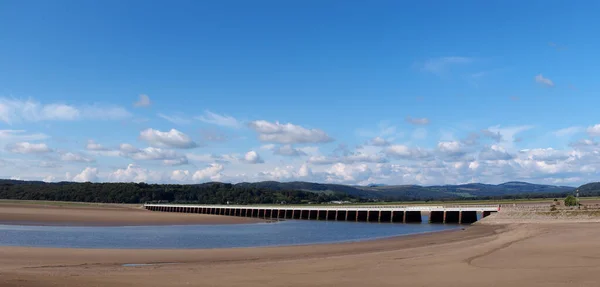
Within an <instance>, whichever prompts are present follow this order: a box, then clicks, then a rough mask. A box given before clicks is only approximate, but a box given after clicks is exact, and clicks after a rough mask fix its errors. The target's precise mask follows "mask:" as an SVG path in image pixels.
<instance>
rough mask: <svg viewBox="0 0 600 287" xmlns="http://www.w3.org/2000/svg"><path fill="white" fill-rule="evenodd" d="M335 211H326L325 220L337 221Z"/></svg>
mask: <svg viewBox="0 0 600 287" xmlns="http://www.w3.org/2000/svg"><path fill="white" fill-rule="evenodd" d="M337 213H338V212H337V210H327V215H326V219H327V220H337Z"/></svg>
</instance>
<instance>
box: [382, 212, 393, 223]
mask: <svg viewBox="0 0 600 287" xmlns="http://www.w3.org/2000/svg"><path fill="white" fill-rule="evenodd" d="M392 213H393V211H380V212H379V222H392Z"/></svg>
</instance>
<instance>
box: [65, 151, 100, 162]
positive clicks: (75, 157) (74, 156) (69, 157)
mask: <svg viewBox="0 0 600 287" xmlns="http://www.w3.org/2000/svg"><path fill="white" fill-rule="evenodd" d="M60 160H62V161H70V162H88V163H89V162H94V161H96V160H95V159H93V158H90V157H87V156H85V155H82V154H78V153H72V152H66V153H63V154H61V155H60Z"/></svg>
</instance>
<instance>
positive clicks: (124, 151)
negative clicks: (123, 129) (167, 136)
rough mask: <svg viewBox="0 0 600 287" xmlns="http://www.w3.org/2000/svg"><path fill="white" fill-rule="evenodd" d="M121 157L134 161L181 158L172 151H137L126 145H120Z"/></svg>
mask: <svg viewBox="0 0 600 287" xmlns="http://www.w3.org/2000/svg"><path fill="white" fill-rule="evenodd" d="M121 156H123V157H128V158H131V159H134V160H173V159H179V158H181V156H180V155H179V154H177V153H176V152H175V151H172V150H165V149H160V148H154V147H147V148H143V149H137V148H135V147H133V146H131V145H128V144H122V145H121Z"/></svg>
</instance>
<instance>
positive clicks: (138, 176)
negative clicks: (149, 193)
mask: <svg viewBox="0 0 600 287" xmlns="http://www.w3.org/2000/svg"><path fill="white" fill-rule="evenodd" d="M162 178H163V175H162V174H161V173H160V172H155V171H150V170H147V169H144V168H142V167H139V166H137V165H135V164H129V165H128V166H127V168H124V169H117V170H115V171H113V172H111V173H109V174H108V180H109V181H111V182H159V181H161V180H162Z"/></svg>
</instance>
